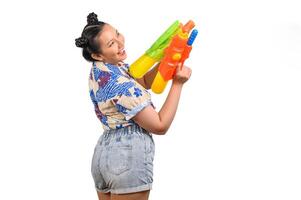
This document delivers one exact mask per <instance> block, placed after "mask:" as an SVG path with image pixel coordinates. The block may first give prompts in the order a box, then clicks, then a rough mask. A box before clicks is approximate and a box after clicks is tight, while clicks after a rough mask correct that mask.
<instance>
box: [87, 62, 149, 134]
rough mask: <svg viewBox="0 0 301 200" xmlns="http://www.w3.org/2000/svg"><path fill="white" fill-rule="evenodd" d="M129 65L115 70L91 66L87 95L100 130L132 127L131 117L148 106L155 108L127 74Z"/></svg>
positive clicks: (103, 65)
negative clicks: (88, 93) (99, 124)
mask: <svg viewBox="0 0 301 200" xmlns="http://www.w3.org/2000/svg"><path fill="white" fill-rule="evenodd" d="M128 69H129V65H128V64H124V65H123V66H116V65H112V64H108V63H103V62H93V63H92V68H91V71H90V76H89V92H90V97H91V100H92V102H93V104H94V109H95V113H96V116H97V117H98V119H99V120H100V121H101V123H102V126H103V129H104V130H109V129H118V128H122V127H126V126H129V125H132V124H134V123H135V122H134V120H132V119H131V118H132V117H134V116H135V115H136V114H137V113H138V112H139V111H141V110H142V109H143V108H145V107H146V106H148V105H151V106H153V107H154V108H155V106H154V105H153V103H152V101H151V94H150V93H149V92H148V91H147V90H146V89H145V88H144V87H143V86H142V85H140V84H139V83H138V82H137V81H136V80H135V79H134V78H133V77H132V76H131V75H130V73H129V72H128Z"/></svg>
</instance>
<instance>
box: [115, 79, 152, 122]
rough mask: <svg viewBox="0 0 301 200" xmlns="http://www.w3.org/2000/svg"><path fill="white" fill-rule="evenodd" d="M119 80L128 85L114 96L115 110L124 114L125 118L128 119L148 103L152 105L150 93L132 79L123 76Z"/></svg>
mask: <svg viewBox="0 0 301 200" xmlns="http://www.w3.org/2000/svg"><path fill="white" fill-rule="evenodd" d="M119 82H120V84H124V85H128V86H130V87H126V88H124V89H123V92H122V93H121V94H120V95H118V96H116V97H115V98H114V104H115V106H116V108H117V110H118V111H119V112H120V113H122V114H123V115H124V117H125V119H126V120H130V119H131V118H132V117H134V116H135V115H136V114H137V113H138V112H140V111H141V110H143V109H144V108H145V107H147V106H149V105H152V106H153V107H154V105H153V103H152V101H151V95H150V93H149V92H148V91H147V90H146V89H145V88H144V87H143V86H141V85H140V84H139V83H137V82H136V81H135V80H134V79H127V78H124V77H123V78H122V79H121V80H119ZM154 108H155V107H154Z"/></svg>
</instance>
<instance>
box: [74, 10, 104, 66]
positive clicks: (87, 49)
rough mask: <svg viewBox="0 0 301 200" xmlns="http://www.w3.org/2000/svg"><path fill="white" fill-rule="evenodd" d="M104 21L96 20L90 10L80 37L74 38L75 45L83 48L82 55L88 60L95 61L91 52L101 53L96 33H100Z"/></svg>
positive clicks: (95, 16)
mask: <svg viewBox="0 0 301 200" xmlns="http://www.w3.org/2000/svg"><path fill="white" fill-rule="evenodd" d="M105 24H106V23H105V22H102V21H98V19H97V15H96V14H95V13H94V12H92V13H90V14H89V15H88V16H87V25H86V26H85V27H84V29H83V32H82V34H81V37H79V38H77V39H75V45H76V46H77V47H80V48H83V52H82V54H83V57H84V58H85V59H86V60H87V61H89V62H94V61H97V60H95V59H94V58H92V56H91V55H92V53H95V54H97V53H101V48H100V45H99V41H98V39H97V35H98V34H99V33H101V31H102V29H103V26H104V25H105Z"/></svg>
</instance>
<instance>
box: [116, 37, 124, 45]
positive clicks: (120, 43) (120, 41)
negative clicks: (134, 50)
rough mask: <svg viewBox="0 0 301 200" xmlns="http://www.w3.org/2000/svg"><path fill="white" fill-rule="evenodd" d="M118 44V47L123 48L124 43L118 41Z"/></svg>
mask: <svg viewBox="0 0 301 200" xmlns="http://www.w3.org/2000/svg"><path fill="white" fill-rule="evenodd" d="M116 42H117V44H118V47H123V41H122V40H120V39H116Z"/></svg>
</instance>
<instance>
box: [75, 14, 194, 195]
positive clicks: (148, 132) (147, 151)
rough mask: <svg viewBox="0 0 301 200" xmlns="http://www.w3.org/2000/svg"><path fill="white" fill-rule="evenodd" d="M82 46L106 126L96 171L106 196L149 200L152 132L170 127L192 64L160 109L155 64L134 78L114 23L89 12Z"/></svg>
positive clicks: (100, 191) (176, 79) (95, 157)
mask: <svg viewBox="0 0 301 200" xmlns="http://www.w3.org/2000/svg"><path fill="white" fill-rule="evenodd" d="M87 21H88V23H87V25H86V26H85V27H84V30H83V32H82V35H81V37H80V38H77V39H76V40H75V44H76V46H77V47H81V48H83V52H82V53H83V57H84V58H85V59H86V60H87V61H89V62H92V68H91V72H90V77H89V88H90V96H91V100H92V102H93V104H94V107H95V112H96V115H97V117H98V118H99V120H100V121H101V123H102V126H103V128H104V132H103V134H102V135H101V136H100V138H99V140H98V141H97V144H96V146H95V148H94V154H93V158H92V165H91V172H92V176H93V179H94V182H95V188H96V190H97V194H98V198H99V199H101V200H109V199H114V200H121V199H123V200H125V199H126V200H132V199H139V200H147V199H148V196H149V192H150V190H151V188H152V182H153V159H154V153H155V144H154V140H153V137H152V133H153V134H157V135H164V134H165V133H166V132H167V130H168V128H169V127H170V125H171V123H172V121H173V119H174V116H175V113H176V110H177V106H178V102H179V98H180V94H181V90H182V86H183V84H184V83H185V82H186V81H187V80H188V79H189V78H190V75H191V69H190V68H188V67H186V66H183V68H182V69H181V70H180V68H179V67H178V68H177V72H176V75H175V76H174V78H173V80H172V85H171V88H170V91H169V93H168V96H167V98H166V100H165V103H164V104H163V106H162V108H161V109H160V111H159V112H156V110H155V107H154V105H153V104H152V102H151V95H150V93H149V92H148V90H147V89H150V87H151V84H152V82H153V80H154V78H155V75H156V73H157V70H158V65H156V66H155V67H154V68H153V69H152V70H150V71H149V72H148V73H146V75H144V77H143V78H140V79H135V78H133V77H132V76H131V75H130V74H129V72H128V68H129V65H128V64H125V63H124V62H123V61H124V60H125V59H126V57H127V54H126V52H125V49H124V37H123V35H122V34H121V33H119V32H118V30H116V29H115V28H114V27H113V26H111V25H110V24H107V23H104V22H101V21H98V19H97V15H96V14H95V13H90V14H89V15H88V17H87Z"/></svg>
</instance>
